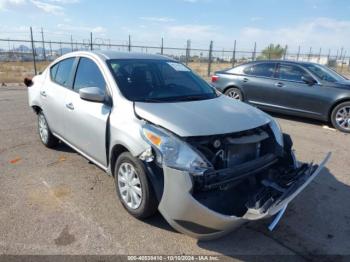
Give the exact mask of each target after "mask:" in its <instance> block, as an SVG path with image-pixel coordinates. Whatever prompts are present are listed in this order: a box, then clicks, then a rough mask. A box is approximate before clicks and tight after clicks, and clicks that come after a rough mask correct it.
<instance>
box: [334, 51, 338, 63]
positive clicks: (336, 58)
mask: <svg viewBox="0 0 350 262" xmlns="http://www.w3.org/2000/svg"><path fill="white" fill-rule="evenodd" d="M338 54H339V49H337V55H336V56H335V63H337V60H338Z"/></svg>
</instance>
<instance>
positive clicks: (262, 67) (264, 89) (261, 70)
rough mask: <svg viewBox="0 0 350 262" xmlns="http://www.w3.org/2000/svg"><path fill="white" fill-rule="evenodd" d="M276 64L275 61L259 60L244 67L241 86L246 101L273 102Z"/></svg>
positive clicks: (266, 103) (258, 103) (257, 102)
mask: <svg viewBox="0 0 350 262" xmlns="http://www.w3.org/2000/svg"><path fill="white" fill-rule="evenodd" d="M276 66H277V63H275V62H260V63H255V64H252V65H249V66H247V67H246V68H244V70H243V73H244V77H243V79H242V82H243V84H242V86H243V91H244V97H245V100H246V101H248V102H249V103H252V104H257V105H269V104H272V105H273V104H275V102H276V101H275V98H274V94H275V90H276V86H275V84H276V82H277V79H276V77H275V74H276Z"/></svg>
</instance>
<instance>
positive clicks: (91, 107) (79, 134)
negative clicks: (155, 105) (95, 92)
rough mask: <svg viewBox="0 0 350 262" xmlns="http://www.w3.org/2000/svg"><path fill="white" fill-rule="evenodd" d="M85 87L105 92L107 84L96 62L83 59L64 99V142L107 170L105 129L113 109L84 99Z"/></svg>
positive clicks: (80, 60) (104, 104) (105, 104)
mask: <svg viewBox="0 0 350 262" xmlns="http://www.w3.org/2000/svg"><path fill="white" fill-rule="evenodd" d="M84 87H98V88H100V89H102V90H103V91H104V92H106V81H105V78H104V76H103V74H102V72H101V70H100V69H99V67H98V65H97V64H96V62H95V61H93V60H92V59H90V58H86V57H81V58H80V59H79V63H78V66H77V70H76V74H75V79H74V83H73V90H72V91H70V93H69V95H67V96H66V99H65V112H66V113H65V126H64V129H65V130H64V131H65V138H66V139H67V141H68V142H69V143H70V144H72V145H73V146H74V147H76V148H77V149H79V150H80V151H81V152H82V153H84V154H85V155H86V156H88V157H90V158H92V159H93V160H95V161H97V162H98V164H100V166H102V167H106V166H107V155H106V127H107V120H108V117H109V113H110V110H111V105H108V104H107V103H98V102H91V101H86V100H83V99H81V98H80V96H79V89H81V88H84ZM106 93H107V92H106Z"/></svg>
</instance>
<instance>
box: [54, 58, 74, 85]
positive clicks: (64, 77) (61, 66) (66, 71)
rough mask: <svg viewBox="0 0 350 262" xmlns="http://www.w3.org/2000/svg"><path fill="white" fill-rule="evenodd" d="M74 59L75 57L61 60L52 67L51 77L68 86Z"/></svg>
mask: <svg viewBox="0 0 350 262" xmlns="http://www.w3.org/2000/svg"><path fill="white" fill-rule="evenodd" d="M74 59H75V58H74V57H73V58H68V59H65V60H62V61H61V62H58V63H57V64H56V65H54V66H53V67H51V69H50V75H51V79H52V80H53V81H54V82H56V83H57V84H60V85H62V86H65V87H68V85H69V79H70V76H71V72H72V67H73V63H74Z"/></svg>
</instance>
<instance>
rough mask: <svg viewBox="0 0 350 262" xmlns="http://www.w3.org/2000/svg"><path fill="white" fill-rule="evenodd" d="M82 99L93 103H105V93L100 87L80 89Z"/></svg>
mask: <svg viewBox="0 0 350 262" xmlns="http://www.w3.org/2000/svg"><path fill="white" fill-rule="evenodd" d="M79 95H80V98H81V99H83V100H87V101H91V102H99V103H101V102H104V101H105V92H104V91H102V90H101V89H100V88H98V87H84V88H81V89H79Z"/></svg>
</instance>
